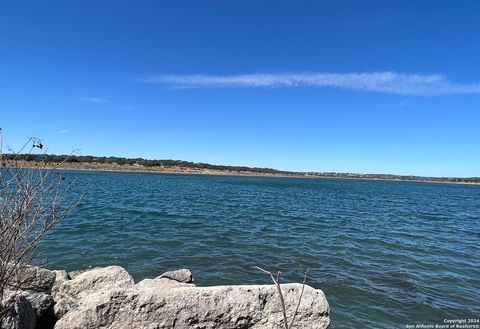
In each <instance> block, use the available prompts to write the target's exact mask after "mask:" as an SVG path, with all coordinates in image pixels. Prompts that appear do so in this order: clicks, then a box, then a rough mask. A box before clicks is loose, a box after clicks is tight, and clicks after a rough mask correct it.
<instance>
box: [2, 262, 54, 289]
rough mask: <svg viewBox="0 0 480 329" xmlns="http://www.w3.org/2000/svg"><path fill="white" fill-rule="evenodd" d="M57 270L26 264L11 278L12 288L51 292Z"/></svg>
mask: <svg viewBox="0 0 480 329" xmlns="http://www.w3.org/2000/svg"><path fill="white" fill-rule="evenodd" d="M55 276H56V275H55V272H53V271H50V270H47V269H44V268H40V267H37V266H31V265H25V266H22V267H20V268H19V269H18V271H17V274H16V275H15V276H14V277H13V278H12V279H11V280H10V282H9V286H10V287H11V288H12V290H27V291H32V292H43V293H46V294H50V293H51V292H52V287H53V284H54V283H55Z"/></svg>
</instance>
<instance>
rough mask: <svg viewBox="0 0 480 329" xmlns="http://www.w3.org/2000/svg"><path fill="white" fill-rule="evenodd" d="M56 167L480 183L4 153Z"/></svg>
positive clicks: (7, 161)
mask: <svg viewBox="0 0 480 329" xmlns="http://www.w3.org/2000/svg"><path fill="white" fill-rule="evenodd" d="M20 159H21V162H23V165H24V166H26V167H32V168H35V167H56V168H59V169H79V170H99V171H125V172H151V173H179V174H181V173H185V174H210V175H237V176H272V177H298V178H343V179H366V180H389V181H417V182H431V183H458V184H480V177H428V176H413V175H393V174H361V173H341V172H297V171H284V170H277V169H273V168H260V167H247V166H227V165H214V164H209V163H200V162H189V161H182V160H148V159H143V158H122V157H100V156H91V155H85V156H83V155H82V156H81V155H55V154H4V155H3V163H2V166H5V167H13V166H17V165H19V160H20Z"/></svg>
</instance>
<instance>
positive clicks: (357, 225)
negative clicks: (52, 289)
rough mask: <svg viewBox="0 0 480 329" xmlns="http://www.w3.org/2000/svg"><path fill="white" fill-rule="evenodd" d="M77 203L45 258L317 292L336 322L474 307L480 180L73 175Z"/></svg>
mask: <svg viewBox="0 0 480 329" xmlns="http://www.w3.org/2000/svg"><path fill="white" fill-rule="evenodd" d="M66 175H67V179H69V178H70V177H72V176H80V177H81V178H82V179H90V180H91V183H90V187H89V189H88V192H87V194H86V195H85V197H84V199H83V201H82V202H81V204H80V205H79V206H78V208H77V209H76V210H75V211H74V212H73V213H72V214H71V216H70V217H69V218H68V219H67V220H66V221H65V222H63V223H62V224H60V225H59V226H57V227H56V229H55V230H54V232H52V233H51V234H50V235H49V236H48V237H47V238H46V239H45V241H44V242H43V243H42V244H41V247H40V250H39V257H40V258H39V259H47V261H48V264H49V266H50V267H52V268H65V269H67V270H73V269H81V268H87V267H93V266H105V265H111V264H119V265H121V266H124V267H125V268H126V269H127V270H128V271H129V272H130V273H131V274H132V275H133V276H134V277H135V279H136V280H140V279H142V278H145V277H155V276H157V275H159V274H160V273H162V272H163V271H166V270H171V269H177V268H182V267H186V268H189V269H191V270H192V272H193V274H194V277H195V281H196V283H197V284H198V285H218V284H247V283H258V284H269V283H270V281H269V278H268V277H266V276H265V275H264V274H262V273H260V272H258V271H256V270H254V269H252V268H251V266H254V265H258V266H261V267H263V268H266V269H269V270H272V271H276V270H281V271H282V273H283V274H282V276H283V280H284V281H299V282H300V281H301V280H302V277H303V271H304V270H305V269H306V268H308V267H309V268H310V272H309V280H308V284H310V285H312V286H314V287H316V288H321V289H322V290H323V291H324V292H325V293H326V296H327V298H328V300H329V302H330V306H331V317H332V328H405V325H406V324H417V323H431V322H433V323H443V319H445V318H447V319H455V318H468V317H479V316H480V297H479V296H480V186H468V185H453V184H433V183H416V182H387V181H367V180H340V179H301V178H268V177H231V176H203V175H181V174H148V173H114V172H90V171H69V172H67V173H66Z"/></svg>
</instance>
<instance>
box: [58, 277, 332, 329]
mask: <svg viewBox="0 0 480 329" xmlns="http://www.w3.org/2000/svg"><path fill="white" fill-rule="evenodd" d="M155 280H158V279H155ZM152 281H153V280H152ZM164 282H165V281H162V284H163V283H164ZM162 284H160V283H158V281H157V286H156V287H155V284H152V283H151V281H147V283H144V284H137V285H135V286H134V287H133V288H121V289H114V290H110V291H108V292H106V291H104V292H102V293H99V294H97V295H93V296H89V297H88V300H86V299H84V300H82V302H81V304H80V305H79V306H77V307H76V308H74V309H72V310H71V311H70V312H68V313H67V314H66V315H65V316H64V317H63V318H61V319H60V320H59V321H58V322H57V324H56V326H55V329H80V328H82V329H84V328H85V329H95V328H100V327H101V328H102V329H120V328H145V329H147V328H157V329H159V328H197V329H200V328H204V329H213V328H227V329H235V328H238V329H240V328H254V329H267V328H268V329H271V328H282V327H281V326H282V324H283V316H282V312H281V306H280V301H279V297H278V293H277V290H276V287H275V286H274V285H245V286H217V287H193V286H181V285H180V286H178V285H176V286H165V285H162ZM282 290H283V293H284V297H285V305H286V309H287V313H288V317H289V319H291V317H292V316H293V312H294V310H295V308H296V306H297V302H298V298H299V296H300V293H301V290H302V285H301V284H283V285H282ZM329 313H330V308H329V305H328V302H327V300H326V298H325V295H324V294H323V292H322V291H321V290H316V289H314V288H312V287H309V286H305V291H304V294H303V298H302V302H301V304H300V308H299V311H298V315H297V317H296V321H295V328H304V329H308V328H312V329H313V328H315V329H323V328H327V327H328V325H329V324H330V317H329Z"/></svg>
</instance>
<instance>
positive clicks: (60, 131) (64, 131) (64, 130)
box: [57, 129, 70, 135]
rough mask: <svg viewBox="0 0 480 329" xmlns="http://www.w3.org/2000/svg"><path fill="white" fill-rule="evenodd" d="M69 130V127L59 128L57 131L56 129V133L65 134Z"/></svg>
mask: <svg viewBox="0 0 480 329" xmlns="http://www.w3.org/2000/svg"><path fill="white" fill-rule="evenodd" d="M69 131H70V129H61V130H59V131H57V134H59V135H61V134H66V133H68V132H69Z"/></svg>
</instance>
